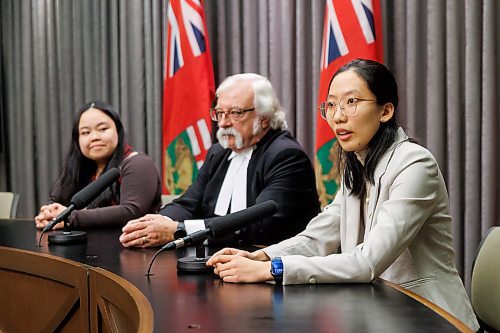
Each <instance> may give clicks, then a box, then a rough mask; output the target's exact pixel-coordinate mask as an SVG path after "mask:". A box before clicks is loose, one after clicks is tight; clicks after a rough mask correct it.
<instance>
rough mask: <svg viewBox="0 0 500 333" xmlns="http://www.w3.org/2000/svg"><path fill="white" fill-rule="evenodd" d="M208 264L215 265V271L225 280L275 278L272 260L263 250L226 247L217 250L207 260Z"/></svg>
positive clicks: (265, 279) (256, 280)
mask: <svg viewBox="0 0 500 333" xmlns="http://www.w3.org/2000/svg"><path fill="white" fill-rule="evenodd" d="M207 266H213V267H214V273H215V274H217V275H219V277H220V278H221V279H222V280H223V281H224V282H233V283H244V282H263V281H270V280H272V279H273V277H272V275H271V273H270V270H271V262H270V261H269V257H268V256H267V255H266V254H265V252H263V251H255V252H248V251H243V250H238V249H233V248H225V249H222V250H220V251H218V252H216V253H215V254H214V255H213V256H212V257H211V258H210V259H209V260H208V261H207Z"/></svg>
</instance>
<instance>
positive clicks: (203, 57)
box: [162, 0, 215, 194]
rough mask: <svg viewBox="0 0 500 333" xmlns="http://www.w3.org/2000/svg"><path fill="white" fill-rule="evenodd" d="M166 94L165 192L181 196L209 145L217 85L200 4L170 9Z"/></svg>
mask: <svg viewBox="0 0 500 333" xmlns="http://www.w3.org/2000/svg"><path fill="white" fill-rule="evenodd" d="M167 19H168V24H167V45H166V53H167V54H166V59H165V63H166V66H165V81H164V88H163V89H164V90H163V148H162V152H163V154H162V155H163V158H162V160H163V167H162V169H163V192H164V193H171V194H182V193H184V192H185V191H186V189H187V188H188V186H189V185H191V183H192V182H193V180H194V179H196V177H197V175H198V169H199V168H200V167H201V165H202V164H203V161H204V159H205V156H206V152H207V150H208V148H210V145H211V144H212V140H211V134H210V133H211V128H212V123H211V120H210V113H209V109H210V106H211V103H212V101H213V99H214V95H215V83H214V74H213V67H212V58H211V56H210V46H209V43H208V33H207V27H206V24H205V14H204V11H203V5H202V3H201V1H200V0H171V1H170V3H169V5H168V9H167Z"/></svg>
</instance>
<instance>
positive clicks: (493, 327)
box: [471, 227, 500, 332]
mask: <svg viewBox="0 0 500 333" xmlns="http://www.w3.org/2000/svg"><path fill="white" fill-rule="evenodd" d="M471 296H472V297H471V300H472V307H473V308H474V311H475V312H476V316H477V318H478V320H479V324H480V325H481V330H479V331H480V332H484V330H486V332H500V227H493V228H491V229H490V230H488V233H487V234H486V236H485V237H484V239H483V241H482V242H481V244H480V245H479V248H478V252H477V256H476V260H475V262H474V264H473V266H472V282H471Z"/></svg>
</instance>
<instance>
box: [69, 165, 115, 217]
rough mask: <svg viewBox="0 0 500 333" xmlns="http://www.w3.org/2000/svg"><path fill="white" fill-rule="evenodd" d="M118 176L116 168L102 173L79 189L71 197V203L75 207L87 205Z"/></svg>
mask: <svg viewBox="0 0 500 333" xmlns="http://www.w3.org/2000/svg"><path fill="white" fill-rule="evenodd" d="M118 177H120V171H119V170H118V169H117V168H112V169H109V170H108V171H106V172H105V173H103V174H102V175H101V176H100V177H99V178H97V179H96V180H94V181H93V182H92V183H90V184H88V185H87V186H86V187H84V188H83V189H81V190H80V191H79V192H77V193H76V194H75V195H73V197H72V198H71V203H72V204H74V205H75V209H82V208H85V207H87V205H88V204H89V203H91V202H92V200H94V199H95V198H97V196H98V195H99V194H101V193H102V192H103V191H104V190H105V189H106V188H107V187H108V186H110V185H111V184H113V183H114V182H115V181H116V180H117V179H118Z"/></svg>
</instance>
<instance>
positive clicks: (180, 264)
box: [177, 256, 213, 273]
mask: <svg viewBox="0 0 500 333" xmlns="http://www.w3.org/2000/svg"><path fill="white" fill-rule="evenodd" d="M208 259H209V257H204V258H197V257H194V256H190V257H184V258H179V259H178V260H177V271H178V272H183V273H210V272H213V267H208V266H207V265H206V263H207V260H208Z"/></svg>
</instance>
